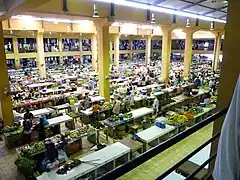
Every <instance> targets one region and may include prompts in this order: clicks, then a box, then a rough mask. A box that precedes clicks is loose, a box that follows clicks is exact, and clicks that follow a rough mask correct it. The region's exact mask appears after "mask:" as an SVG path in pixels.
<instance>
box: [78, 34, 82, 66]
mask: <svg viewBox="0 0 240 180" xmlns="http://www.w3.org/2000/svg"><path fill="white" fill-rule="evenodd" d="M82 39H83V38H82V36H81V35H80V37H79V52H80V57H79V59H80V61H79V62H78V63H79V64H82V63H83V60H82V56H83V46H82Z"/></svg>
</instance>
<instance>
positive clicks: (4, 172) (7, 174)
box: [0, 141, 24, 180]
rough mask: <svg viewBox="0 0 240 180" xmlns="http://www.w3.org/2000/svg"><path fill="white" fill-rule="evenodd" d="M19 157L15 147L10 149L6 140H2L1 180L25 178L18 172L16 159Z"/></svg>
mask: <svg viewBox="0 0 240 180" xmlns="http://www.w3.org/2000/svg"><path fill="white" fill-rule="evenodd" d="M16 159H17V154H16V151H15V149H12V150H8V149H7V147H6V146H5V143H4V141H1V142H0V180H24V178H23V177H22V176H21V175H20V174H19V173H18V171H17V167H16V165H15V164H14V161H15V160H16Z"/></svg>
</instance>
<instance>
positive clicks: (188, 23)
mask: <svg viewBox="0 0 240 180" xmlns="http://www.w3.org/2000/svg"><path fill="white" fill-rule="evenodd" d="M186 27H187V28H189V27H191V26H190V20H189V19H188V18H187V23H186Z"/></svg>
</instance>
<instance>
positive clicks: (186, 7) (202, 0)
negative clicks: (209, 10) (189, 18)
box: [180, 0, 207, 10]
mask: <svg viewBox="0 0 240 180" xmlns="http://www.w3.org/2000/svg"><path fill="white" fill-rule="evenodd" d="M204 1H207V0H199V1H198V2H195V3H193V2H189V3H191V4H189V5H187V6H184V7H182V8H181V9H180V10H184V9H188V8H190V7H193V6H197V5H198V4H199V3H202V2H204Z"/></svg>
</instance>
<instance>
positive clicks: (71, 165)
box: [56, 159, 82, 174]
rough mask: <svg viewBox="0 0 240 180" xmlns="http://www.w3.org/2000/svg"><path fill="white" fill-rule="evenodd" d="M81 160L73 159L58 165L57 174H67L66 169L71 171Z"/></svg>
mask: <svg viewBox="0 0 240 180" xmlns="http://www.w3.org/2000/svg"><path fill="white" fill-rule="evenodd" d="M81 163H82V162H81V161H80V160H79V159H73V160H72V161H71V162H69V163H66V164H65V165H64V166H62V167H60V168H59V169H58V170H57V172H56V173H57V174H67V172H68V171H71V170H72V169H73V168H75V167H77V166H79V165H80V164H81Z"/></svg>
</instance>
